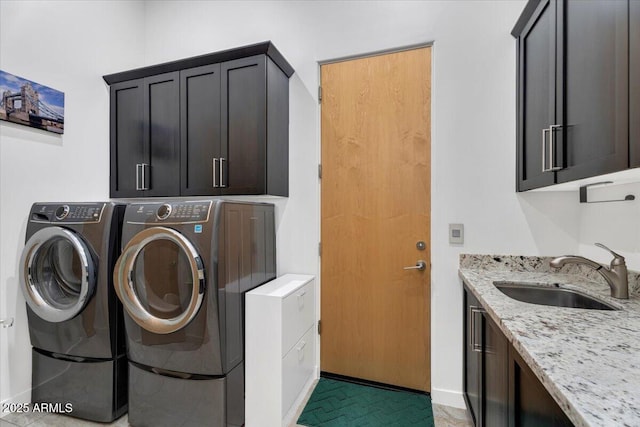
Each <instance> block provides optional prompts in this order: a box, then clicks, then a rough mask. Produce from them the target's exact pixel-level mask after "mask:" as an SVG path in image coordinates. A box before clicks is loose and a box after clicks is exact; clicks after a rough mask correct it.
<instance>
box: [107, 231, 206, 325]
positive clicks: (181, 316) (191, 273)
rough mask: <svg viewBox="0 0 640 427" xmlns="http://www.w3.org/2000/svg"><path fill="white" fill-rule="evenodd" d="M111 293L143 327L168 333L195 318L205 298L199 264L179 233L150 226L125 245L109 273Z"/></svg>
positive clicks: (195, 254)
mask: <svg viewBox="0 0 640 427" xmlns="http://www.w3.org/2000/svg"><path fill="white" fill-rule="evenodd" d="M113 274H114V285H115V288H116V293H117V294H118V297H119V298H120V301H122V305H123V306H124V308H125V310H126V311H127V313H128V314H129V316H131V318H132V319H133V320H134V321H135V322H136V323H137V324H138V325H140V326H141V327H143V328H144V329H146V330H148V331H151V332H155V333H158V334H169V333H172V332H175V331H177V330H180V329H182V328H183V327H185V326H186V325H187V324H189V322H190V321H191V320H192V319H193V318H194V317H195V315H196V314H197V313H198V310H199V309H200V306H201V305H202V299H203V296H204V290H205V289H204V287H205V286H204V284H205V281H204V278H205V275H204V265H203V263H202V258H201V257H200V255H198V252H197V251H196V249H195V247H194V246H193V244H192V243H191V242H190V241H189V240H188V239H187V238H185V237H184V236H183V235H182V234H180V233H179V232H177V231H175V230H172V229H170V228H165V227H152V228H148V229H146V230H143V231H141V232H140V233H138V234H136V235H135V236H134V237H133V238H132V239H131V240H130V241H129V242H128V243H127V245H126V246H125V248H124V250H123V251H122V255H120V258H118V261H117V262H116V266H115V270H114V273H113Z"/></svg>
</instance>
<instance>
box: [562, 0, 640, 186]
mask: <svg viewBox="0 0 640 427" xmlns="http://www.w3.org/2000/svg"><path fill="white" fill-rule="evenodd" d="M632 3H633V2H632ZM562 6H563V14H564V20H563V23H564V26H563V31H562V35H563V37H564V45H563V47H564V55H562V52H558V58H559V60H558V66H559V67H564V70H562V72H563V73H564V75H565V81H564V92H563V94H562V95H563V97H564V104H563V106H564V111H563V121H562V125H563V127H562V134H563V146H564V157H565V163H564V166H565V168H564V169H562V170H560V171H558V172H557V181H558V182H566V181H573V180H576V179H580V178H585V177H591V176H596V175H602V174H605V173H609V172H615V171H619V170H623V169H626V168H627V167H628V164H629V157H628V129H629V115H628V113H629V110H628V108H629V107H628V100H629V85H628V81H629V80H628V72H629V71H628V70H629V68H628V57H629V50H628V47H629V44H628V37H629V29H628V26H629V21H628V6H629V2H628V0H590V1H583V0H566V1H564V2H562ZM561 58H564V61H561Z"/></svg>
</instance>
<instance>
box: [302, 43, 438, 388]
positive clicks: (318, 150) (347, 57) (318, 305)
mask: <svg viewBox="0 0 640 427" xmlns="http://www.w3.org/2000/svg"><path fill="white" fill-rule="evenodd" d="M426 47H429V48H431V109H430V112H431V118H430V128H429V138H430V147H429V148H430V152H429V157H430V159H431V160H433V151H434V149H433V147H434V140H433V135H434V133H433V123H434V121H433V82H434V69H435V67H434V63H435V55H434V52H435V49H434V48H435V41H434V40H429V41H424V42H420V43H415V44H410V45H403V46H397V47H392V48H386V49H380V50H372V51H367V52H361V53H353V54H349V55H345V56H338V57H334V58H329V59H323V60H319V61H318V63H317V64H318V66H317V74H316V81H317V87H318V92H317V94H316V96H317V98H316V101H317V102H318V109H317V114H316V123H317V124H318V132H317V143H316V158H317V159H318V161H317V163H318V180H317V189H318V191H317V194H318V199H317V202H318V210H317V215H318V264H317V271H318V273H317V283H318V284H317V295H316V313H317V315H316V319H318V320H319V321H322V318H321V313H322V306H321V300H322V298H321V295H322V265H321V263H322V256H321V251H322V248H321V243H322V242H321V241H320V239H321V236H322V178H321V177H320V175H321V165H322V102H321V100H320V96H321V90H320V84H321V82H322V74H321V70H322V66H323V65H327V64H333V63H336V62H344V61H351V60H356V59H364V58H369V57H373V56H380V55H386V54H390V53H398V52H405V51H408V50H414V49H420V48H426ZM429 173H430V174H431V176H430V179H431V183H432V184H431V189H433V181H434V180H433V178H434V174H433V162H431V167H430V171H429ZM429 197H430V203H429V206H430V209H431V212H433V205H432V203H431V201H433V194H432V193H430V196H429ZM431 212H430V213H431ZM429 220H430V223H429V229H430V230H432V227H431V226H432V223H433V216H432V215H429ZM430 234H431V237H430V242H429V245H430V247H433V233H430ZM426 261H427V262H429V263H431V262H432V251H430V256H429V259H428V260H426ZM432 277H433V267H432V268H430V269H429V284H430V285H429V290H430V296H429V317H430V319H429V325H430V326H429V329H430V330H433V310H432V305H431V302H432V298H431V297H432V296H433V286H432V284H431V279H432ZM318 332H319V330H318ZM429 339H430V340H431V342H430V343H429V351H430V353H431V354H433V347H432V346H431V344H432V342H433V335H432V334H430V337H429ZM320 341H321V340H320V334H319V333H318V334H317V335H316V355H315V356H316V360H317V361H318V365H317V367H316V378H320V372H321V368H320V366H321V363H322V361H321V360H320V354H321V351H320V350H321V349H320V346H321V342H320ZM429 358H430V363H431V366H429V375H430V377H431V378H432V375H431V373H432V372H433V369H432V367H433V358H432V357H431V355H430V357H429ZM364 381H365V382H366V380H364ZM431 390H433V383H432V381H430V387H429V394H431Z"/></svg>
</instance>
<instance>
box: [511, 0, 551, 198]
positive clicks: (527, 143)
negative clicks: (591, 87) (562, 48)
mask: <svg viewBox="0 0 640 427" xmlns="http://www.w3.org/2000/svg"><path fill="white" fill-rule="evenodd" d="M557 6H558V4H557V2H556V0H542V1H541V2H540V4H539V5H538V7H537V8H536V10H535V12H534V14H533V15H532V17H531V19H530V20H529V22H528V23H527V25H526V26H525V28H524V29H523V31H522V34H520V35H519V37H518V145H517V162H518V163H517V177H518V178H517V179H518V191H524V190H529V189H532V188H538V187H544V186H547V185H551V184H554V183H555V174H554V172H552V171H551V172H543V171H542V167H543V164H542V163H543V162H542V159H543V155H544V154H543V148H545V147H544V146H543V139H545V138H546V140H547V142H548V141H549V138H550V136H551V135H549V134H548V133H547V134H546V135H545V134H544V133H543V130H544V129H548V128H549V126H551V125H553V124H556V123H557V120H556V38H555V34H556V21H557V20H556V14H557V13H556V9H557ZM557 134H558V132H554V136H557ZM547 148H548V147H547ZM554 154H556V156H555V157H556V158H555V159H554V160H555V161H554V163H556V164H558V161H559V160H560V161H561V159H558V155H559V154H560V152H556V153H554ZM546 155H547V158H548V157H549V153H548V152H547V154H546ZM549 166H550V165H547V167H549Z"/></svg>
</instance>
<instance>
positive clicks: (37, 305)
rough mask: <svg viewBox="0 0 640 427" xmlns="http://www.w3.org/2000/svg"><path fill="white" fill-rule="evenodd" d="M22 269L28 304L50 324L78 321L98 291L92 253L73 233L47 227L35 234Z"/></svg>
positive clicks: (28, 242)
mask: <svg viewBox="0 0 640 427" xmlns="http://www.w3.org/2000/svg"><path fill="white" fill-rule="evenodd" d="M20 266H21V268H20V285H21V288H22V293H23V295H24V297H25V300H26V301H27V304H28V305H29V307H30V308H31V309H32V310H33V311H34V312H35V313H36V314H37V315H38V316H39V317H41V318H42V319H44V320H47V321H50V322H62V321H65V320H69V319H71V318H73V317H75V316H76V315H77V314H78V313H80V311H82V309H83V308H84V307H85V305H86V303H87V301H88V300H89V298H90V296H91V295H92V294H93V292H94V289H95V282H96V277H95V271H96V270H95V268H94V265H93V261H92V258H91V255H90V252H89V249H88V247H87V245H86V244H85V243H84V242H83V241H82V239H81V238H80V237H79V236H78V235H76V233H74V232H73V231H71V230H67V229H64V228H61V227H47V228H43V229H42V230H39V231H38V232H36V233H34V234H33V236H31V238H29V240H28V241H27V243H26V245H25V248H24V250H23V252H22V257H21V260H20Z"/></svg>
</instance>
